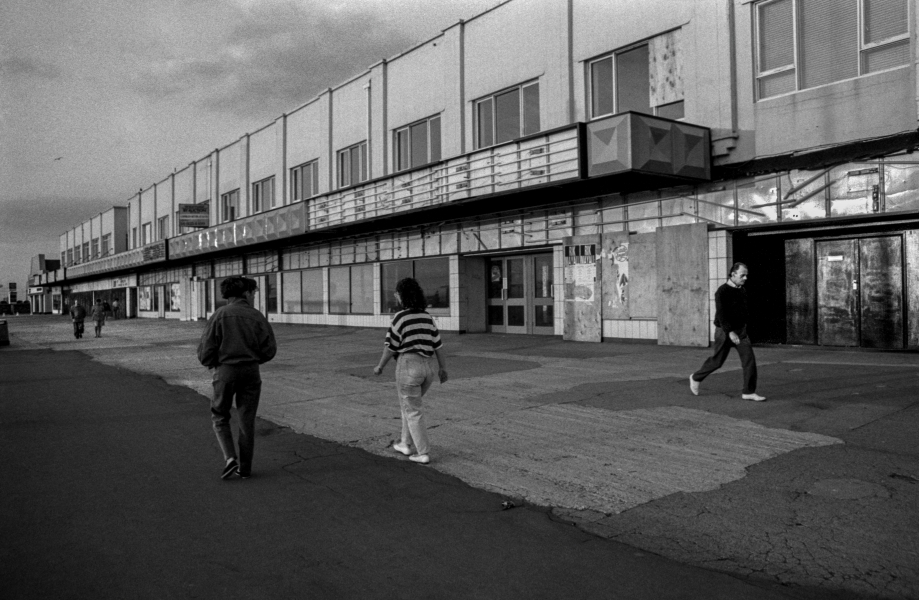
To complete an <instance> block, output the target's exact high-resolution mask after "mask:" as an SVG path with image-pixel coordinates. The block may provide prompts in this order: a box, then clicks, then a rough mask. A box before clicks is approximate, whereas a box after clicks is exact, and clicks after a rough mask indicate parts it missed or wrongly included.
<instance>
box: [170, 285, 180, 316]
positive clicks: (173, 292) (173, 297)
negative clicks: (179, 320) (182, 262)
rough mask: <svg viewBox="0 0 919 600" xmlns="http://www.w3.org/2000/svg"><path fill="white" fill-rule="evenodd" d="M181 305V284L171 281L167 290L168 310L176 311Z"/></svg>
mask: <svg viewBox="0 0 919 600" xmlns="http://www.w3.org/2000/svg"><path fill="white" fill-rule="evenodd" d="M181 305H182V286H181V284H178V283H173V284H172V286H171V288H170V290H169V310H171V311H174V312H178V311H179V310H181Z"/></svg>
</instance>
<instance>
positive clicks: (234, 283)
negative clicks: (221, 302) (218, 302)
mask: <svg viewBox="0 0 919 600" xmlns="http://www.w3.org/2000/svg"><path fill="white" fill-rule="evenodd" d="M256 288H258V285H257V284H256V283H255V280H254V279H249V278H248V277H243V276H242V275H234V276H233V277H227V278H226V279H224V280H223V281H221V282H220V295H221V296H223V297H224V298H242V296H243V294H245V293H246V292H251V291H253V290H255V289H256Z"/></svg>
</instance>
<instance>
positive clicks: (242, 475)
mask: <svg viewBox="0 0 919 600" xmlns="http://www.w3.org/2000/svg"><path fill="white" fill-rule="evenodd" d="M250 477H252V472H251V471H249V472H247V473H243V472H242V471H240V472H239V478H240V479H249V478H250Z"/></svg>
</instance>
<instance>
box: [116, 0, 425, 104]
mask: <svg viewBox="0 0 919 600" xmlns="http://www.w3.org/2000/svg"><path fill="white" fill-rule="evenodd" d="M232 22H233V26H232V28H231V29H230V30H229V31H227V32H226V36H225V38H224V42H225V43H224V45H222V46H221V47H220V49H219V50H216V51H214V52H213V53H211V54H210V55H206V56H197V57H190V56H175V55H169V54H166V55H164V56H162V58H161V59H160V60H156V61H154V62H153V63H152V66H151V67H149V68H148V69H146V70H145V71H144V72H142V73H139V74H138V76H137V78H136V80H135V82H134V87H135V89H136V90H137V91H138V92H140V93H141V94H143V95H145V96H147V97H150V98H152V99H154V100H160V99H164V98H176V97H179V98H183V97H187V98H188V99H189V100H190V101H193V102H194V103H195V104H196V105H198V106H199V107H202V108H205V109H208V110H211V111H216V112H221V113H229V114H232V115H235V116H246V117H249V118H252V117H256V116H258V117H263V118H266V119H267V118H272V117H274V116H277V115H280V114H281V113H283V112H285V111H288V110H291V109H292V108H295V107H297V106H299V105H300V104H303V103H304V102H307V101H308V100H310V99H312V98H313V97H315V96H316V95H317V94H318V93H320V92H321V91H322V90H324V89H326V88H328V87H334V86H335V85H337V84H339V83H341V82H343V81H346V80H347V79H349V78H350V77H352V76H354V75H356V74H358V73H361V72H363V71H365V70H366V69H367V68H368V67H369V66H370V65H372V64H375V63H377V62H379V61H380V60H381V59H383V58H388V57H390V56H393V55H395V54H397V53H398V52H400V51H402V50H405V49H407V48H409V47H410V46H412V45H413V44H415V43H417V42H418V41H420V40H418V39H412V38H410V37H408V35H407V34H406V33H405V32H404V31H399V30H397V29H395V28H394V27H393V26H392V25H390V24H388V23H386V22H385V21H384V20H383V19H381V18H380V17H379V16H378V15H375V14H373V13H368V12H342V11H325V12H322V10H319V9H318V7H313V9H312V10H309V11H306V10H304V9H303V8H302V7H298V6H297V5H295V4H277V3H267V4H262V5H256V6H255V7H253V8H252V9H250V10H239V11H238V12H237V13H236V14H235V15H234V18H233V19H232Z"/></svg>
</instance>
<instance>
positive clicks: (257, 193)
mask: <svg viewBox="0 0 919 600" xmlns="http://www.w3.org/2000/svg"><path fill="white" fill-rule="evenodd" d="M272 208H274V177H268V178H267V179H262V180H261V181H256V182H255V183H253V184H252V212H256V213H259V212H262V211H265V210H269V209H272Z"/></svg>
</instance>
